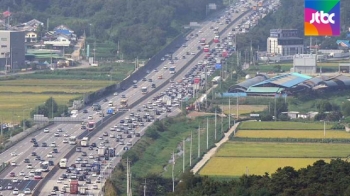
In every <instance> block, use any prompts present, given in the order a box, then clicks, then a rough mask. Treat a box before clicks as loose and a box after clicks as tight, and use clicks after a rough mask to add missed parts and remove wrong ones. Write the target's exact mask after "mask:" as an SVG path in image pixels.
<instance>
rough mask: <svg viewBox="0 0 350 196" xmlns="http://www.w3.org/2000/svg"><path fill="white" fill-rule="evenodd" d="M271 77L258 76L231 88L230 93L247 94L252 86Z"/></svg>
mask: <svg viewBox="0 0 350 196" xmlns="http://www.w3.org/2000/svg"><path fill="white" fill-rule="evenodd" d="M268 78H269V77H268V76H267V75H264V74H257V75H256V76H255V77H253V78H248V79H247V80H245V81H243V82H241V83H238V84H236V85H233V86H231V87H230V88H229V90H228V92H229V93H238V92H246V91H247V90H248V88H249V87H250V86H253V85H254V84H257V83H260V82H262V81H264V80H267V79H268Z"/></svg>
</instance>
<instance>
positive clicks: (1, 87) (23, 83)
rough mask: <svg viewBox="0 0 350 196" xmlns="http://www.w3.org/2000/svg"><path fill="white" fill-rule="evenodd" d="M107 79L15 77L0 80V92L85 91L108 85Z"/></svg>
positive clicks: (69, 92)
mask: <svg viewBox="0 0 350 196" xmlns="http://www.w3.org/2000/svg"><path fill="white" fill-rule="evenodd" d="M109 84H110V82H109V81H94V80H60V79H51V80H48V79H17V80H6V81H0V93H49V92H55V93H56V92H57V93H60V92H61V93H68V94H72V93H73V94H76V93H78V94H79V93H81V94H83V93H87V92H93V91H96V90H98V89H100V88H102V87H104V86H107V85H109Z"/></svg>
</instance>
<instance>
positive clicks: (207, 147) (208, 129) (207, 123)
mask: <svg viewBox="0 0 350 196" xmlns="http://www.w3.org/2000/svg"><path fill="white" fill-rule="evenodd" d="M208 149H209V121H208V118H207V150H208Z"/></svg>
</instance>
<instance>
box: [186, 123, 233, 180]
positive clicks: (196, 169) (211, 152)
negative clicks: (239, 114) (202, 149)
mask: <svg viewBox="0 0 350 196" xmlns="http://www.w3.org/2000/svg"><path fill="white" fill-rule="evenodd" d="M238 125H239V122H238V123H236V124H235V125H234V126H232V127H231V129H230V130H229V131H228V132H227V133H225V136H224V137H223V138H222V139H221V140H220V141H219V142H218V143H216V144H215V147H213V148H212V149H210V150H209V151H208V152H207V153H206V154H204V156H203V157H202V159H201V160H200V161H199V162H198V163H197V164H196V165H195V166H194V167H193V168H192V170H191V171H192V172H193V173H194V174H196V173H197V172H199V170H200V169H201V168H202V167H203V166H204V165H205V164H206V163H207V162H208V161H209V160H210V158H211V157H212V156H213V155H215V153H216V151H217V150H218V149H219V147H220V146H221V145H222V144H223V143H225V142H227V141H228V140H229V138H230V135H231V134H232V133H233V132H236V129H237V126H238Z"/></svg>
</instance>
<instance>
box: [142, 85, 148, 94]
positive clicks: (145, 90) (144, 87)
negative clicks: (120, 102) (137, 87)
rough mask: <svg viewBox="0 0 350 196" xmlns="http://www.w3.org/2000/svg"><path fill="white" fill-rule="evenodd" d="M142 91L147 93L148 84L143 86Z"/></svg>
mask: <svg viewBox="0 0 350 196" xmlns="http://www.w3.org/2000/svg"><path fill="white" fill-rule="evenodd" d="M141 92H142V94H146V93H147V87H146V86H143V87H142V88H141Z"/></svg>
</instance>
